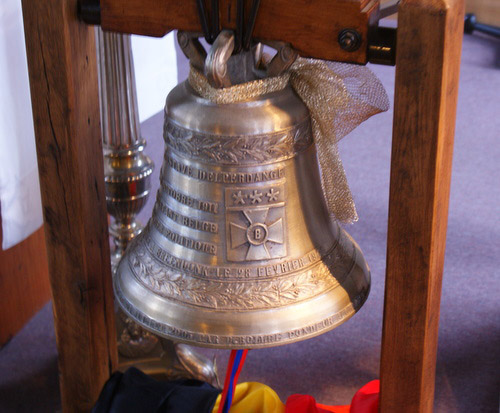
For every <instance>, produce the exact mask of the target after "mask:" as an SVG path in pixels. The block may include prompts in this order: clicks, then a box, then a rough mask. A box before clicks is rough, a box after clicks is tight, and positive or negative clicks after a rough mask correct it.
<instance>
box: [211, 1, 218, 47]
mask: <svg viewBox="0 0 500 413" xmlns="http://www.w3.org/2000/svg"><path fill="white" fill-rule="evenodd" d="M219 33H220V28H219V0H212V33H211V35H210V43H213V42H214V41H215V39H216V38H217V36H218V35H219Z"/></svg>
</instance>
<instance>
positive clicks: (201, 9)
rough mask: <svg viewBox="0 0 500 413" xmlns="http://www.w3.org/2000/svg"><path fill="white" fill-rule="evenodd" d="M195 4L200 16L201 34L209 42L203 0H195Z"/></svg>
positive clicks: (209, 34) (209, 33)
mask: <svg viewBox="0 0 500 413" xmlns="http://www.w3.org/2000/svg"><path fill="white" fill-rule="evenodd" d="M196 6H197V8H198V15H199V16H200V24H201V29H202V30H203V35H204V36H205V40H206V41H207V42H209V43H210V36H211V32H210V30H209V28H208V22H207V11H206V9H205V3H204V0H196Z"/></svg>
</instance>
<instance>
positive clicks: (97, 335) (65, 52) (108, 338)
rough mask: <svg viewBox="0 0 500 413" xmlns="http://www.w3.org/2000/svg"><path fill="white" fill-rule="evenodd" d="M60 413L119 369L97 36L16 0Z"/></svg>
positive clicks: (33, 1) (55, 6)
mask: <svg viewBox="0 0 500 413" xmlns="http://www.w3.org/2000/svg"><path fill="white" fill-rule="evenodd" d="M22 5H23V15H24V28H25V34H26V48H27V56H28V68H29V78H30V87H31V98H32V105H33V118H34V123H35V135H36V146H37V156H38V167H39V172H40V186H41V192H42V204H43V213H44V218H45V231H46V243H47V253H48V262H49V271H50V282H51V287H52V294H53V300H54V317H55V327H56V336H57V344H58V351H59V368H60V382H61V390H62V392H61V393H62V405H63V410H64V411H65V412H79V411H82V412H83V411H89V410H90V408H91V407H92V406H93V404H94V402H95V401H96V399H97V397H98V395H99V392H100V390H101V388H102V386H103V384H104V382H105V381H106V380H107V378H108V377H109V374H110V371H111V369H112V368H113V367H114V366H115V365H116V359H117V355H116V340H115V336H114V335H115V329H114V310H113V295H112V287H111V269H110V258H109V241H108V225H107V218H106V217H107V215H106V200H105V195H104V172H103V156H102V147H101V136H100V134H101V131H100V125H99V101H98V89H97V87H98V85H97V66H96V53H95V40H94V29H93V28H92V27H88V26H87V25H85V24H83V23H81V22H80V21H79V20H78V19H77V16H76V9H77V4H76V0H43V1H39V0H22Z"/></svg>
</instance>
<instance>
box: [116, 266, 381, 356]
mask: <svg viewBox="0 0 500 413" xmlns="http://www.w3.org/2000/svg"><path fill="white" fill-rule="evenodd" d="M120 264H121V265H123V262H122V263H120ZM132 277H133V276H132ZM355 278H356V279H355ZM360 281H361V282H362V281H364V283H365V285H364V286H363V287H362V288H361V289H359V290H358V291H357V295H356V296H354V297H353V298H350V296H349V292H348V291H346V284H352V286H356V285H357V284H358V283H359V282H360ZM121 282H122V277H120V276H119V275H118V274H117V275H115V277H113V288H114V292H115V299H116V300H117V302H118V304H119V305H120V307H121V309H122V310H123V311H124V312H125V314H127V315H128V316H129V317H131V318H132V319H133V320H134V321H135V322H137V323H138V324H139V325H141V326H142V327H143V328H145V329H146V330H148V331H150V332H152V333H154V334H156V335H158V336H160V337H163V338H166V339H170V340H172V341H174V342H179V343H184V344H189V345H194V346H198V347H206V348H214V349H242V348H245V349H258V348H269V347H277V346H282V345H286V344H292V343H296V342H299V341H303V340H307V339H310V338H314V337H317V336H319V335H321V334H324V333H327V332H329V331H331V330H333V329H335V328H336V327H338V326H340V325H341V324H343V323H344V322H346V321H348V320H349V319H350V318H351V317H352V316H354V314H356V313H357V312H358V311H359V310H360V309H361V307H362V306H363V305H364V303H365V302H366V300H367V299H368V296H369V292H370V286H371V283H370V271H369V269H368V268H367V267H366V266H365V268H361V267H359V266H354V267H353V268H352V269H351V271H350V272H349V274H347V276H346V277H345V282H344V283H342V284H339V285H337V286H336V287H334V288H332V289H329V290H327V291H325V292H323V293H320V294H318V295H316V296H315V297H311V298H308V299H306V300H303V301H301V302H299V303H296V304H292V305H288V306H285V307H278V308H271V309H266V310H262V309H259V310H241V311H234V310H217V311H211V313H212V315H216V316H219V317H220V315H221V314H235V315H237V316H238V317H241V316H247V318H248V316H250V317H251V316H252V315H257V314H258V315H259V317H260V318H264V317H262V315H263V314H264V315H265V314H266V313H268V314H273V313H277V312H278V313H279V312H290V313H294V312H295V311H298V312H299V311H300V307H304V306H311V302H313V301H316V302H317V303H318V302H319V303H323V302H330V303H331V304H333V305H335V304H337V303H338V302H339V299H338V289H339V288H340V289H343V290H344V293H345V296H344V297H343V298H344V301H346V303H347V304H346V305H342V306H340V307H338V308H337V311H326V312H325V313H326V314H325V317H322V318H321V317H320V318H318V319H316V320H315V322H314V323H309V324H306V325H305V326H304V325H302V326H299V325H297V326H296V327H295V328H292V329H279V326H278V327H276V330H275V331H273V332H265V333H262V334H233V335H229V334H219V333H218V332H211V333H210V332H201V331H198V332H196V331H190V330H187V329H186V330H184V329H183V328H181V327H175V326H172V325H169V324H168V323H166V322H165V321H160V320H156V319H154V318H153V317H151V316H149V315H147V314H146V313H145V312H144V311H143V310H141V309H140V308H139V306H138V305H134V304H133V303H132V302H131V301H130V300H128V299H127V298H126V297H125V294H124V292H123V289H122V288H121V285H120V284H121ZM137 286H138V287H139V288H142V289H144V290H147V289H146V288H145V287H144V286H143V285H141V284H140V283H137ZM136 298H137V297H136ZM138 301H139V302H140V299H138ZM170 304H172V303H170ZM179 307H180V308H182V309H183V310H186V311H193V312H194V311H198V310H199V309H198V310H197V309H190V308H189V307H182V306H179ZM315 308H316V307H315ZM270 318H272V317H270ZM298 324H300V322H299V323H298ZM168 331H170V332H168Z"/></svg>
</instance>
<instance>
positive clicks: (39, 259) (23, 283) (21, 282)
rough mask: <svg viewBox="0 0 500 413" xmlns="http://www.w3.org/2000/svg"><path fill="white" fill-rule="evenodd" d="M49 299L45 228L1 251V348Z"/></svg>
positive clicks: (0, 235)
mask: <svg viewBox="0 0 500 413" xmlns="http://www.w3.org/2000/svg"><path fill="white" fill-rule="evenodd" d="M0 218H1V217H0ZM1 240H2V228H1V225H0V242H1ZM49 300H50V285H49V270H48V267H47V251H46V249H45V237H44V231H43V227H42V228H40V229H39V230H38V231H36V232H35V233H33V234H32V235H30V236H29V237H28V238H26V239H25V240H24V241H22V242H20V243H19V244H17V245H14V246H13V247H11V248H9V249H8V250H5V251H1V250H0V348H1V347H2V346H3V345H4V344H5V343H6V342H7V341H9V340H10V339H11V338H12V337H13V336H14V334H16V333H17V332H18V331H19V330H20V329H21V328H23V326H24V324H25V323H26V322H27V321H28V320H29V319H30V318H31V317H33V315H34V314H35V313H36V312H37V311H38V310H40V309H41V308H42V306H43V305H45V304H46V303H47V301H49Z"/></svg>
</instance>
